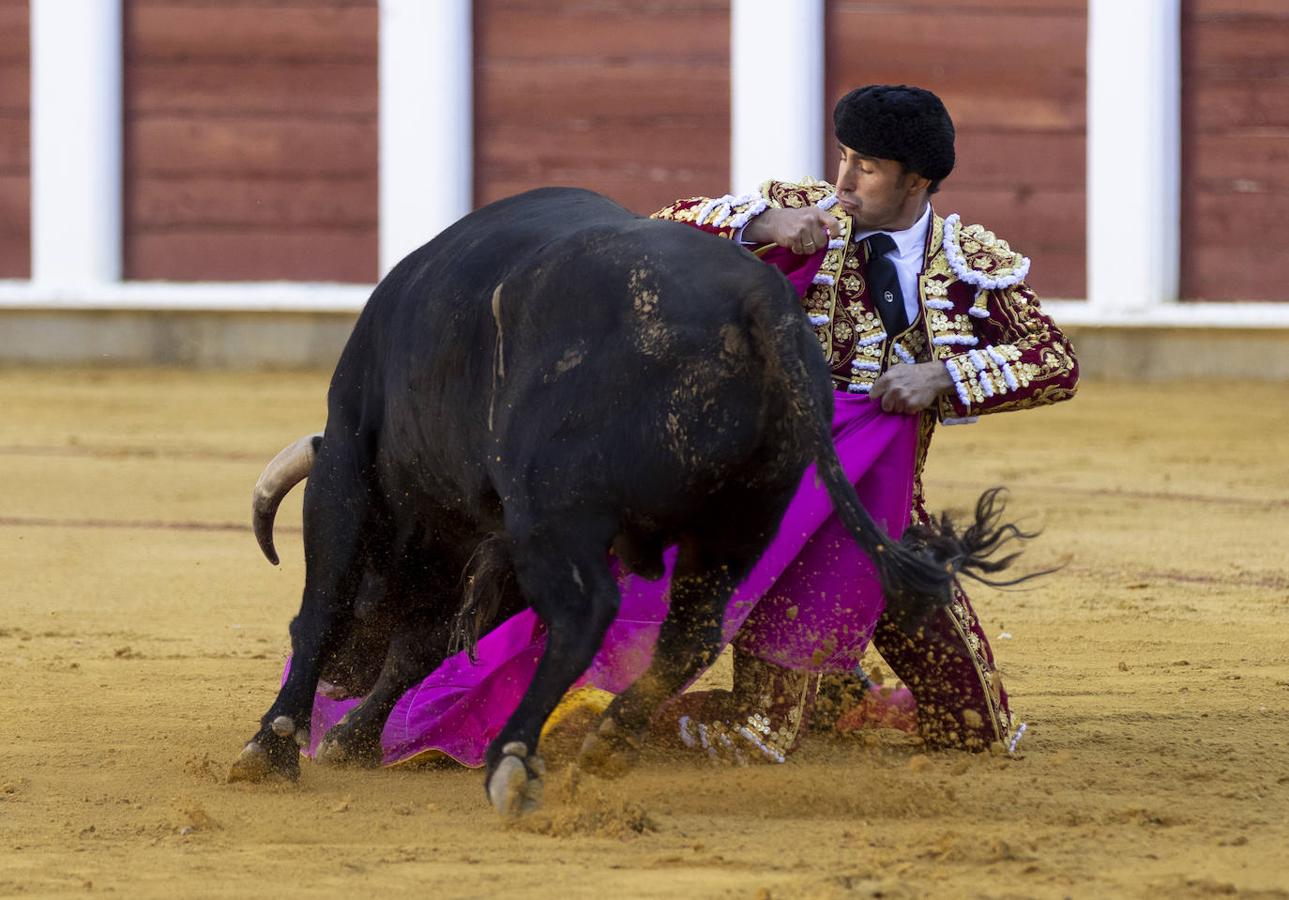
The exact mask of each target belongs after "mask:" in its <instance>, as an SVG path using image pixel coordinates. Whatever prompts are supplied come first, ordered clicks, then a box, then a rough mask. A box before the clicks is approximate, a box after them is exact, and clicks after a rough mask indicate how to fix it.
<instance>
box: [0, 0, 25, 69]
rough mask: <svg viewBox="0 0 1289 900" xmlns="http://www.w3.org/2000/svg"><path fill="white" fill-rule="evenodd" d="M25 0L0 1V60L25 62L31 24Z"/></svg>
mask: <svg viewBox="0 0 1289 900" xmlns="http://www.w3.org/2000/svg"><path fill="white" fill-rule="evenodd" d="M28 15H29V7H28V4H27V0H3V2H0V60H3V61H5V62H24V63H25V62H26V61H27V58H28V55H29V54H30V52H31V51H30V48H29V46H28V44H29V43H30V40H31V24H30V19H29V18H28Z"/></svg>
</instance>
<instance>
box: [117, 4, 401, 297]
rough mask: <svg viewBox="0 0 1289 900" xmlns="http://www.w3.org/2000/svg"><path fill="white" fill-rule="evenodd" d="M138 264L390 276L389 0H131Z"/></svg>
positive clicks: (346, 277) (128, 140)
mask: <svg viewBox="0 0 1289 900" xmlns="http://www.w3.org/2000/svg"><path fill="white" fill-rule="evenodd" d="M124 14H125V41H124V43H125V47H124V52H125V97H124V117H125V173H124V179H125V181H124V190H125V198H124V200H125V209H124V219H125V223H124V232H125V233H124V243H125V274H126V277H127V278H131V279H157V278H163V279H177V280H204V279H211V280H221V281H227V280H232V281H240V280H260V279H293V280H328V281H331V280H334V281H353V282H366V281H373V280H375V278H376V274H377V255H376V252H377V251H376V234H377V227H376V221H377V196H376V171H377V159H376V139H377V123H376V106H377V87H376V80H377V59H376V56H377V9H376V0H220V2H218V3H211V2H204V0H126V2H125V4H124Z"/></svg>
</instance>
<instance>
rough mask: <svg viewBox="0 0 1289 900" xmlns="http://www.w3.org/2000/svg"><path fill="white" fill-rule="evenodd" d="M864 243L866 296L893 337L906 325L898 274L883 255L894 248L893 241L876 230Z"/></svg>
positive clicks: (893, 265)
mask: <svg viewBox="0 0 1289 900" xmlns="http://www.w3.org/2000/svg"><path fill="white" fill-rule="evenodd" d="M864 243H865V244H867V245H868V262H867V263H866V264H865V266H864V279H865V280H866V281H867V282H868V296H869V297H871V298H872V300H873V305H874V306H876V307H877V314H878V315H879V316H881V317H882V325H883V326H884V327H885V328H886V333H887V335H889V336H890V337H892V338H893V337H895V336H896V335H897V334H899V333H900V332H901V331H903V330H904V329H905V328H908V327H909V318H908V316H907V315H906V314H905V312H904V293H903V291H901V290H900V276H899V273H898V272H896V271H895V263H893V262H891V261H890V260H889V259H887V258H886V254H887V253H890V252H891V251H892V250H894V249H895V240H894V239H893V238H892V237H891V236H890V235H889V234H885V233H883V232H880V231H879V232H878V233H877V234H873V235H869V236H868V237H867V238H866V239H865V240H864Z"/></svg>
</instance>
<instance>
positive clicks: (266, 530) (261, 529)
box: [251, 434, 322, 566]
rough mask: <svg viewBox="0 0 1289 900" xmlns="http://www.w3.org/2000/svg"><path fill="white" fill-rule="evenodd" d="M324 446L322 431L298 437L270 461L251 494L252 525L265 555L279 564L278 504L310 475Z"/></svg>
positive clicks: (274, 563) (270, 560)
mask: <svg viewBox="0 0 1289 900" xmlns="http://www.w3.org/2000/svg"><path fill="white" fill-rule="evenodd" d="M321 446H322V435H321V434H308V435H305V436H304V437H302V438H300V439H299V440H297V441H294V442H293V443H291V444H290V445H288V446H287V447H285V448H283V449H282V451H281V452H280V453H278V455H277V456H275V457H273V459H272V460H270V461H269V464H268V465H267V466H265V467H264V471H263V472H261V473H260V477H259V479H258V480H257V481H256V482H255V490H254V492H253V493H252V495H251V528H252V529H253V530H254V531H255V540H256V541H258V542H259V545H260V550H261V551H262V552H263V553H264V557H265V558H266V559H267V560H268V561H269V562H271V563H273V565H275V566H276V565H277V564H278V555H277V549H276V548H275V547H274V546H273V520H274V518H275V517H276V516H277V508H278V506H279V505H281V503H282V498H283V497H285V496H286V495H287V494H289V493H290V492H291V488H293V487H295V486H296V485H297V484H299V483H300V482H301V481H303V480H304V479H306V478H308V477H309V472H310V471H311V470H312V469H313V461H314V459H316V458H317V456H318V448H319V447H321Z"/></svg>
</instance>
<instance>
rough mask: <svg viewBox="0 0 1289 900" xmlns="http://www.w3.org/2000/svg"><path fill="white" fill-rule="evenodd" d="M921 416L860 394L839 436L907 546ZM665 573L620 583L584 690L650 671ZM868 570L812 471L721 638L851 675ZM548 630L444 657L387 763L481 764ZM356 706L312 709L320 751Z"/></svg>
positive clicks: (876, 510) (886, 523) (869, 608)
mask: <svg viewBox="0 0 1289 900" xmlns="http://www.w3.org/2000/svg"><path fill="white" fill-rule="evenodd" d="M917 421H918V419H917V417H916V416H901V415H893V414H889V413H884V412H882V410H881V407H880V405H879V404H877V403H875V402H872V401H870V400H869V399H868V398H867V397H866V396H864V395H860V394H840V393H839V394H837V395H836V409H835V413H834V416H833V440H834V443H835V444H836V446H837V452H838V455H839V457H840V458H841V462H842V468H843V469H844V470H845V472H846V476H847V478H848V479H849V480H850V481H851V483H852V484H854V485H855V488H856V492H857V493H858V494H859V498H860V500H861V502H863V504H864V506H865V507H866V508H867V509H868V511H869V513H870V514H871V515H872V516H873V518H874V519H875V520H876V521H877V522H878V524H879V525H880V526H881V527H882V528H883V529H885V530H886V531H887V533H888V534H891V535H893V536H897V537H898V536H899V535H900V534H901V533H902V532H903V531H904V529H905V527H906V526H907V524H908V518H909V510H910V507H911V504H912V493H913V468H914V456H915V453H916V446H917ZM673 559H674V552H673V553H672V554H669V555H668V557H667V567H668V573H669V574H668V577H666V578H663V579H662V580H660V581H656V582H649V581H646V580H644V579H642V578H640V577H638V576H634V575H630V574H623V575H621V576H620V577H619V579H618V583H619V586H620V588H621V591H622V605H621V607H620V609H619V612H618V616H617V618H616V619H615V620H614V622H613V624H612V625H611V626H610V628H609V631H608V633H607V634H606V635H605V639H604V643H603V645H602V647H601V649H600V651H599V653H598V654H597V655H596V657H595V659H594V661H593V662H592V663H591V665H590V667H589V668H588V669H587V671H586V673H585V674H584V675H583V676H582V678H581V679H580V680H579V682H578V684H579V685H590V686H594V687H598V688H601V689H603V690H607V691H611V692H613V693H619V692H621V691H622V690H623V689H624V688H626V687H627V685H629V684H630V683H631V682H632V681H634V680H635V679H636V678H637V677H638V676H639V675H640V674H641V673H642V672H643V671H644V670H645V668H646V667H647V666H648V665H649V661H650V659H651V657H652V653H653V644H654V641H655V639H656V637H657V634H658V626H659V625H660V624H661V622H662V620H663V617H664V616H665V615H666V612H667V600H666V592H667V583H668V581H669V577H670V569H671V564H672V560H673ZM883 604H884V601H883V598H882V593H881V590H880V588H879V586H878V584H877V581H876V578H875V574H874V570H873V566H872V563H871V562H870V561H869V559H868V557H867V556H866V555H865V554H864V553H863V552H862V551H861V550H860V549H859V547H858V546H857V545H856V544H855V541H854V540H853V538H851V536H850V534H849V532H848V531H847V530H846V528H845V526H844V525H843V524H842V523H841V521H840V519H839V518H838V517H837V516H836V514H835V513H834V512H833V508H832V503H831V501H830V499H829V497H828V494H827V491H826V490H825V489H824V487H823V486H822V484H818V483H816V479H815V470H814V466H813V465H812V466H811V467H810V468H809V469H807V470H806V473H805V475H804V477H803V478H802V481H801V485H800V487H799V488H798V489H797V492H796V494H795V495H794V497H793V499H792V502H791V504H790V505H789V507H788V510H787V513H786V514H785V515H784V518H783V521H782V523H781V524H780V526H779V531H778V533H777V535H776V536H775V538H774V540H773V542H772V543H771V545H770V547H769V548H768V549H767V550H766V552H765V554H764V555H763V556H762V557H761V559H760V561H759V562H758V563H757V565H756V566H755V567H754V568H753V570H752V572H751V573H750V574H749V576H748V578H747V579H746V580H745V581H744V582H743V584H742V585H741V586H740V587H739V588H738V590H737V591H735V593H734V596H733V598H732V600H731V601H730V604H729V607H728V609H727V611H726V615H725V621H724V628H723V632H724V638H725V641H727V642H728V641H730V640H731V639H733V638H734V636H735V634H736V633H737V634H738V644H739V646H740V647H741V648H742V649H744V650H748V651H750V652H752V653H753V654H755V655H757V656H759V657H761V658H763V659H765V660H767V661H770V662H773V663H776V664H778V665H781V666H786V667H789V668H792V669H802V670H810V671H848V670H850V669H853V668H854V667H855V666H856V665H857V664H858V663H859V659H860V657H861V656H862V655H863V652H864V648H865V647H867V645H868V642H869V640H870V639H871V638H872V634H873V630H874V628H875V627H876V624H877V619H878V616H880V615H881V612H882V608H883ZM544 645H545V629H544V626H543V625H542V623H541V621H540V620H539V619H538V617H537V616H536V614H535V613H533V612H532V611H531V610H525V611H524V612H521V613H519V614H517V615H515V616H513V617H511V618H510V619H507V620H506V621H505V622H503V623H501V624H500V625H498V626H497V627H496V628H494V629H493V630H492V631H490V632H489V633H488V634H486V635H484V637H483V638H482V639H480V641H479V645H478V650H477V659H476V661H475V662H473V663H472V662H471V661H470V660H469V659H468V658H467V657H466V655H465V654H464V653H462V654H458V655H456V656H453V657H451V658H450V659H448V660H446V661H445V662H444V663H443V664H442V665H441V666H440V667H439V668H438V669H436V670H435V671H434V672H433V673H432V674H431V675H430V676H429V677H427V678H426V679H425V680H424V681H422V682H421V683H420V684H419V685H417V686H416V687H414V688H412V689H411V690H409V691H408V692H407V693H406V694H404V695H403V697H402V699H401V700H399V702H398V704H397V705H396V706H395V707H394V711H393V713H392V714H391V715H390V717H389V721H388V722H387V723H386V725H385V731H384V733H383V735H382V746H383V749H384V761H385V763H386V764H387V765H388V764H392V763H396V762H400V761H402V760H406V759H409V758H411V757H413V756H416V755H419V754H421V753H425V752H427V751H439V752H441V753H444V754H446V755H448V756H450V757H452V758H453V759H455V760H457V761H458V762H461V763H463V764H465V765H467V766H479V765H481V764H482V762H483V755H484V751H485V750H486V748H487V746H488V744H489V742H490V741H492V739H493V738H494V737H496V735H497V734H498V732H499V731H500V730H501V727H502V725H503V724H504V723H505V722H506V720H507V719H508V718H509V717H510V715H511V713H512V712H513V711H514V709H515V707H516V706H518V704H519V699H520V697H521V696H522V694H523V692H524V690H525V688H526V687H527V686H528V683H529V681H530V680H531V678H532V675H533V673H534V672H535V671H536V668H537V662H538V659H539V658H540V657H541V653H542V649H543V647H544ZM357 703H358V701H357V700H343V701H337V700H332V699H330V698H327V697H323V696H321V695H318V696H317V697H316V699H315V701H314V708H313V722H312V729H311V732H312V737H313V742H312V745H311V746H310V747H309V751H308V752H309V754H310V755H312V754H313V752H314V750H315V749H316V747H317V744H318V741H319V740H320V739H321V737H322V736H323V735H325V734H326V732H327V731H328V729H330V728H331V727H332V726H333V725H335V724H336V723H337V722H338V721H339V720H340V719H341V717H342V716H343V715H344V714H345V713H346V712H347V711H348V710H349V709H350V708H352V707H353V706H354V705H356V704H357Z"/></svg>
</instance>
